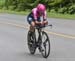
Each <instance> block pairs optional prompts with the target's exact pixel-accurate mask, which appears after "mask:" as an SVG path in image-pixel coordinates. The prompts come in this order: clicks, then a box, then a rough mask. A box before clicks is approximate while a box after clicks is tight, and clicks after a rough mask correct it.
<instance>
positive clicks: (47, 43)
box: [41, 31, 50, 58]
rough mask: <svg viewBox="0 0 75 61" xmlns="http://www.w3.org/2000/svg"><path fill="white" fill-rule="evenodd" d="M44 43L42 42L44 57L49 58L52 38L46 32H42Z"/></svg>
mask: <svg viewBox="0 0 75 61" xmlns="http://www.w3.org/2000/svg"><path fill="white" fill-rule="evenodd" d="M41 38H42V44H41V47H42V52H41V53H42V56H43V57H44V58H47V57H48V56H49V54H50V40H49V37H48V35H47V33H46V32H44V31H43V32H42V37H41Z"/></svg>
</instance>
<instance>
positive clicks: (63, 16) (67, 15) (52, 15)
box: [0, 9, 75, 20]
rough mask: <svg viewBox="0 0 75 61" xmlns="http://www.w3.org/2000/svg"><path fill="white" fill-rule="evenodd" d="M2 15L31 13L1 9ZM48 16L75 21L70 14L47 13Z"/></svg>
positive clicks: (74, 17)
mask: <svg viewBox="0 0 75 61" xmlns="http://www.w3.org/2000/svg"><path fill="white" fill-rule="evenodd" d="M0 13H9V14H19V15H28V14H29V11H28V10H27V11H20V12H18V11H12V10H4V9H0ZM47 15H48V17H49V18H62V19H74V20H75V14H74V15H70V14H59V13H51V12H47Z"/></svg>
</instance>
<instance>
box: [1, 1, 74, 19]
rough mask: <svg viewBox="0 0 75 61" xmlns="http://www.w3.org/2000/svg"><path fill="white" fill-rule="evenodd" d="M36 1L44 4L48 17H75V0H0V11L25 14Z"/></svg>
mask: <svg viewBox="0 0 75 61" xmlns="http://www.w3.org/2000/svg"><path fill="white" fill-rule="evenodd" d="M38 3H43V4H45V5H46V7H47V11H48V17H55V18H69V19H75V0H0V12H5V13H16V14H24V15H25V14H26V15H27V14H28V13H29V12H30V11H31V9H32V8H33V7H36V6H37V4H38Z"/></svg>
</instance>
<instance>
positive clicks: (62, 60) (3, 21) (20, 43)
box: [0, 13, 75, 61]
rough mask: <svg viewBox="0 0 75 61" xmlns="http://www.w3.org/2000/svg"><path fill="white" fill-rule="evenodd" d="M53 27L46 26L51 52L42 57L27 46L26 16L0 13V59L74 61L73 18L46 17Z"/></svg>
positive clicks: (74, 21) (74, 23) (4, 60)
mask: <svg viewBox="0 0 75 61" xmlns="http://www.w3.org/2000/svg"><path fill="white" fill-rule="evenodd" d="M48 21H49V24H53V28H52V29H51V28H50V27H47V28H46V30H47V33H48V36H49V38H50V42H51V53H50V56H49V57H48V58H47V59H44V58H43V57H42V56H41V54H40V53H39V51H38V50H37V51H36V53H35V55H31V54H30V53H29V50H28V47H27V32H28V24H27V21H26V16H22V15H14V14H11V15H10V14H5V13H4V14H0V61H75V20H66V19H54V18H48Z"/></svg>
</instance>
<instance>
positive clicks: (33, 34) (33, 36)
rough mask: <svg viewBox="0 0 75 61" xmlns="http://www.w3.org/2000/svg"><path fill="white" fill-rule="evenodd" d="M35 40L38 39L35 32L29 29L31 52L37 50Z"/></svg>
mask: <svg viewBox="0 0 75 61" xmlns="http://www.w3.org/2000/svg"><path fill="white" fill-rule="evenodd" d="M35 41H36V38H35V33H32V32H30V31H28V36H27V42H28V48H29V51H30V53H31V54H34V53H35V51H36V46H35Z"/></svg>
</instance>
